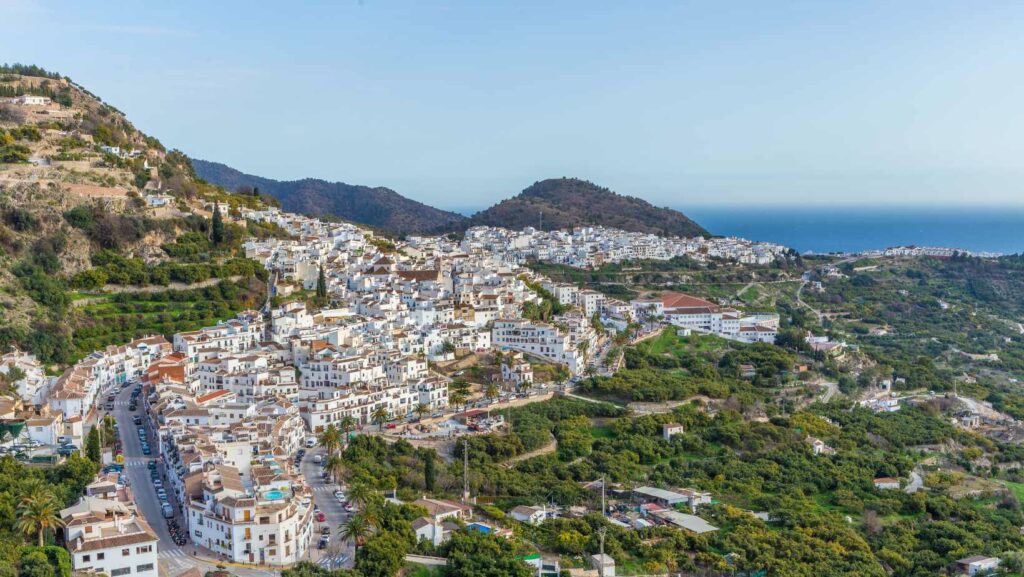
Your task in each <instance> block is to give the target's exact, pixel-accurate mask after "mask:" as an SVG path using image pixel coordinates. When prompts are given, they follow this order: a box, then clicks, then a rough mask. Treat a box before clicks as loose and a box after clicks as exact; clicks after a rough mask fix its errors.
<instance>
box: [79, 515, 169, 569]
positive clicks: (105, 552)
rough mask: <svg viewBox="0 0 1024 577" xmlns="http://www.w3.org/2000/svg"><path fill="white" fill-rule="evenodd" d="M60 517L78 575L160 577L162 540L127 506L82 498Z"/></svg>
mask: <svg viewBox="0 0 1024 577" xmlns="http://www.w3.org/2000/svg"><path fill="white" fill-rule="evenodd" d="M60 515H61V519H62V520H63V521H64V524H65V526H64V540H65V544H66V547H67V549H68V552H69V553H70V554H71V565H72V567H74V569H75V571H83V572H84V571H92V572H96V573H104V574H106V575H110V577H123V576H125V575H140V576H142V577H156V576H157V542H158V541H159V537H157V535H156V533H155V532H154V531H153V529H152V528H150V526H149V525H148V524H146V521H145V520H144V519H143V518H142V517H140V516H137V515H136V514H135V512H134V511H133V510H132V509H131V508H129V507H128V506H127V505H125V504H124V503H121V502H118V501H113V500H108V499H99V498H96V497H82V498H81V500H79V502H78V503H77V504H75V505H72V506H71V507H68V508H67V509H64V510H62V511H61V512H60Z"/></svg>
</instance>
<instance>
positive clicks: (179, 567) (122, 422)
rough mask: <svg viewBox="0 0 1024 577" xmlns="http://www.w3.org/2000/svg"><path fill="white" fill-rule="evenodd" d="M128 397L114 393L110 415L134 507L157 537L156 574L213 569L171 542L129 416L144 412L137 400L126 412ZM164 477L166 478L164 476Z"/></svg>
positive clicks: (260, 574) (240, 572)
mask: <svg viewBox="0 0 1024 577" xmlns="http://www.w3.org/2000/svg"><path fill="white" fill-rule="evenodd" d="M104 398H105V397H104ZM130 398H131V387H129V388H127V389H125V390H124V391H121V392H120V393H118V394H117V399H116V401H115V402H114V412H113V415H114V419H115V420H116V421H117V427H118V429H119V431H120V433H121V443H122V445H123V447H124V457H125V467H124V469H125V473H126V474H127V476H128V482H129V483H130V484H131V487H132V492H133V494H134V495H135V504H136V506H137V507H138V509H139V512H140V513H141V514H142V516H143V517H144V518H145V519H146V522H147V523H149V525H150V527H152V528H153V530H154V531H155V532H156V534H157V536H158V537H159V538H160V543H159V544H158V545H157V556H158V558H159V563H160V570H159V572H160V575H161V576H163V575H169V576H171V577H173V576H174V575H178V574H180V573H183V572H184V571H186V570H188V569H191V568H193V567H196V568H198V569H199V570H200V571H202V572H203V573H206V572H207V571H212V570H215V569H216V564H215V563H210V562H207V561H204V560H201V559H198V558H196V557H195V556H194V549H193V548H192V546H191V545H186V546H185V547H178V546H177V545H175V544H174V541H173V540H171V535H170V532H169V531H168V530H167V522H166V521H165V520H164V516H163V513H162V511H161V508H160V499H159V498H158V497H157V495H156V489H155V488H154V487H153V483H152V480H151V479H150V474H149V469H148V468H147V467H146V463H147V462H148V461H149V460H150V457H147V456H145V455H143V454H142V445H141V444H140V443H139V435H138V432H137V429H138V426H136V425H135V424H134V423H132V416H133V415H139V416H142V417H145V414H144V413H143V410H144V409H143V403H142V402H141V400H140V402H139V408H138V410H137V411H136V412H135V413H132V412H130V411H128V405H129V402H128V401H129V399H130ZM142 423H143V427H145V428H146V436H147V438H148V439H149V446H150V448H151V449H152V450H153V452H154V453H156V437H155V435H154V434H153V431H152V429H151V428H150V424H149V419H147V418H143V419H142ZM153 458H155V457H153ZM158 467H159V469H160V471H161V473H162V474H163V464H160V465H158ZM164 478H165V479H166V475H165V476H164ZM167 493H168V498H169V500H170V501H171V504H172V505H174V507H175V513H176V516H177V521H178V525H179V526H180V527H184V526H185V523H184V519H183V518H182V517H181V515H180V513H178V511H177V508H178V504H177V503H176V502H175V498H174V496H173V494H172V492H171V491H170V490H169V489H168V490H167ZM230 569H231V572H232V573H233V574H235V575H237V576H238V577H272V576H274V575H277V574H278V573H277V572H275V571H267V570H263V569H250V568H245V567H231V568H230Z"/></svg>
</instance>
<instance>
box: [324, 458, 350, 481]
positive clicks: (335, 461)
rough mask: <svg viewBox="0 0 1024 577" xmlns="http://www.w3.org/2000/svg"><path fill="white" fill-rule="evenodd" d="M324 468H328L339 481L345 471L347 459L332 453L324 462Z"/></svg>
mask: <svg viewBox="0 0 1024 577" xmlns="http://www.w3.org/2000/svg"><path fill="white" fill-rule="evenodd" d="M324 469H326V470H327V472H328V473H329V474H330V475H331V477H332V478H334V480H335V481H339V480H341V476H342V475H343V474H344V473H345V460H344V459H342V458H341V455H331V456H330V457H328V458H327V462H326V463H324Z"/></svg>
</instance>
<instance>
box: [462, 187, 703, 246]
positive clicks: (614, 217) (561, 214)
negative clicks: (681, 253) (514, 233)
mask: <svg viewBox="0 0 1024 577" xmlns="http://www.w3.org/2000/svg"><path fill="white" fill-rule="evenodd" d="M541 213H543V215H544V216H543V219H544V220H543V227H544V229H545V230H552V229H560V228H572V227H574V226H583V225H600V226H607V227H612V228H619V229H623V230H628V231H633V232H646V233H653V234H660V235H662V236H699V235H706V234H708V233H707V231H706V230H704V228H702V227H701V226H700V225H698V224H697V223H695V222H694V221H692V220H690V219H689V218H688V217H687V216H686V215H685V214H683V213H681V212H679V211H677V210H672V209H670V208H658V207H656V206H654V205H652V204H651V203H649V202H647V201H646V200H643V199H640V198H636V197H634V196H625V195H621V194H617V193H615V192H612V191H611V190H609V189H607V188H604V187H601V186H598V185H596V184H594V183H592V182H588V181H586V180H582V179H578V178H551V179H547V180H542V181H540V182H535V183H533V185H531V186H530V187H528V188H526V189H525V190H523V192H521V193H520V194H519V195H517V196H514V197H512V198H510V199H507V200H503V201H501V202H499V203H498V204H496V205H494V206H492V207H490V208H488V209H486V210H482V211H480V212H478V213H476V214H474V215H473V217H472V219H471V220H470V226H479V225H487V226H501V227H505V228H511V229H521V228H524V227H527V226H533V227H536V226H538V224H539V220H540V214H541Z"/></svg>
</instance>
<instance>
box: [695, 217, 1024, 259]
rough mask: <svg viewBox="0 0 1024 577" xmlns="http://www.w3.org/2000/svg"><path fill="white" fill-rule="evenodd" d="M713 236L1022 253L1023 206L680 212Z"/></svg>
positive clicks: (850, 248) (845, 246)
mask: <svg viewBox="0 0 1024 577" xmlns="http://www.w3.org/2000/svg"><path fill="white" fill-rule="evenodd" d="M679 209H680V210H682V211H683V212H684V213H685V214H686V215H687V216H689V217H690V218H692V219H694V220H695V221H697V222H698V223H700V225H701V226H703V227H704V228H706V229H708V230H709V231H711V233H712V234H716V235H723V236H739V237H742V238H746V239H750V240H760V241H770V242H775V243H779V244H782V245H785V246H788V247H791V248H794V249H796V250H798V251H800V252H807V251H813V252H819V253H821V252H859V251H864V250H872V249H883V248H886V247H890V246H906V245H917V246H942V247H950V248H961V249H967V250H969V251H972V252H1000V253H1006V254H1010V253H1020V252H1024V207H1002V208H993V207H984V208H967V207H928V208H922V209H918V208H911V207H872V208H862V207H857V208H853V207H778V206H772V207H765V206H754V207H751V206H744V207H726V206H715V207H710V206H697V207H694V206H690V207H679Z"/></svg>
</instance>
